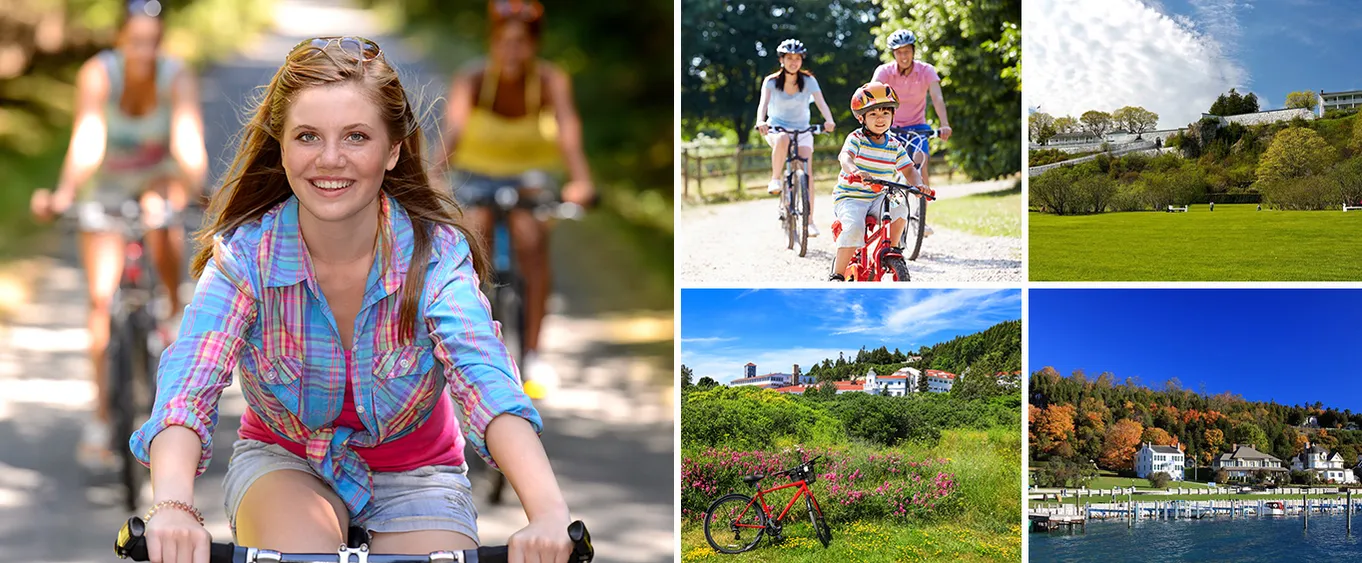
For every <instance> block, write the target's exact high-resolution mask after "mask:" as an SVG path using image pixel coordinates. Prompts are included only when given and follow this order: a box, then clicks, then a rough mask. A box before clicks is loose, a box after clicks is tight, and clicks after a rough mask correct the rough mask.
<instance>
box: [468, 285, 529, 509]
mask: <svg viewBox="0 0 1362 563" xmlns="http://www.w3.org/2000/svg"><path fill="white" fill-rule="evenodd" d="M499 274H500V275H499V276H498V283H497V285H496V287H494V288H493V290H492V291H493V293H492V317H493V318H495V319H497V320H498V321H499V322H501V338H502V341H503V342H504V343H505V344H506V349H507V351H509V352H511V355H512V356H513V357H514V358H515V361H516V365H517V366H523V365H524V362H525V342H524V334H525V333H524V332H523V331H524V328H525V307H524V304H523V303H522V301H521V295H523V293H521V291H522V286H523V283H522V282H521V280H520V278H519V276H517V275H515V274H514V273H513V272H500V273H499ZM524 377H525V375H524V372H522V373H521V379H522V381H523V379H524ZM475 457H476V456H475ZM479 459H481V458H479ZM480 465H481V466H482V469H483V471H484V472H485V473H486V476H487V479H486V481H487V502H488V503H490V504H492V505H500V504H501V502H502V497H503V496H504V493H505V491H506V476H505V475H504V474H502V473H501V471H499V470H497V469H495V468H493V467H491V466H489V465H486V464H485V463H482V464H480Z"/></svg>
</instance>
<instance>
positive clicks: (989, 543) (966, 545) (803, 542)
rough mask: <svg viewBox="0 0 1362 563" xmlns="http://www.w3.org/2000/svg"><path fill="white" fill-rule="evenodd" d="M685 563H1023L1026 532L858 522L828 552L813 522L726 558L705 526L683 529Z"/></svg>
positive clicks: (838, 531) (840, 530)
mask: <svg viewBox="0 0 1362 563" xmlns="http://www.w3.org/2000/svg"><path fill="white" fill-rule="evenodd" d="M681 546H682V547H681V561H682V563H700V562H721V563H728V562H734V563H743V562H756V561H760V562H764V563H777V562H779V563H785V562H787V561H788V562H813V561H835V562H838V563H841V562H844V561H858V562H860V561H864V562H868V563H877V562H884V563H889V562H898V561H928V562H930V561H942V562H944V561H965V562H984V561H1020V560H1021V528H1020V526H1019V525H1018V526H1014V527H1013V529H1012V530H1011V533H1010V534H1006V535H999V534H982V533H980V532H978V531H976V530H973V529H970V528H966V527H963V526H960V525H957V524H955V523H939V524H931V525H928V526H926V527H904V526H899V525H895V524H890V523H883V522H864V521H857V522H852V523H850V524H843V525H837V524H834V525H833V526H832V544H831V545H830V546H828V547H827V548H824V547H823V545H822V544H820V543H818V539H817V538H816V537H814V534H813V526H812V525H810V524H809V523H808V522H803V521H792V522H790V523H789V524H787V525H786V527H785V541H784V542H783V543H780V544H777V545H772V544H771V541H770V540H769V539H763V540H762V541H761V542H760V543H758V544H757V547H755V548H753V549H752V551H749V552H747V553H742V554H738V555H725V554H722V553H719V552H716V551H714V550H713V549H711V548H710V547H709V543H708V542H706V541H705V530H704V526H703V525H701V524H687V525H686V526H684V527H682V528H681Z"/></svg>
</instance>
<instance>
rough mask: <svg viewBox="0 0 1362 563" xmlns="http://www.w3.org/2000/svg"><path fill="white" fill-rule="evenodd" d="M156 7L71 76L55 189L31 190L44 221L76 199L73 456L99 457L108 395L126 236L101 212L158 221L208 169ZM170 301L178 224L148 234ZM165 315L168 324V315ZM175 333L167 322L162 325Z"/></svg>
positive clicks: (191, 88)
mask: <svg viewBox="0 0 1362 563" xmlns="http://www.w3.org/2000/svg"><path fill="white" fill-rule="evenodd" d="M160 14H161V6H160V4H159V3H157V2H155V1H150V2H147V1H143V0H135V1H133V2H130V3H128V4H127V5H126V6H125V9H124V11H123V12H122V18H121V20H120V23H119V25H118V33H117V36H116V39H115V42H114V48H112V49H109V50H106V51H103V52H101V53H99V54H98V55H95V56H94V57H93V58H91V59H90V60H89V61H87V62H86V63H85V64H84V65H83V66H81V68H80V72H79V73H78V74H77V75H76V107H75V126H74V130H73V131H72V134H71V145H70V148H69V149H68V150H67V153H66V162H65V164H64V165H63V167H62V171H61V177H60V180H59V181H58V182H57V188H56V191H55V192H52V193H49V192H48V191H47V190H38V191H36V192H35V193H34V194H33V199H32V211H33V214H34V215H35V216H37V217H38V218H40V219H42V220H48V219H50V218H52V217H53V216H54V215H60V214H62V213H64V212H66V211H67V209H69V208H71V206H72V205H73V204H74V205H76V206H77V209H78V210H79V211H80V213H79V215H78V216H79V228H80V231H81V233H80V238H79V241H80V242H79V246H80V251H81V260H82V262H83V263H84V266H85V272H86V276H87V283H88V287H89V293H90V315H89V330H90V361H91V363H92V365H93V367H94V370H93V371H94V381H95V412H94V418H93V419H92V420H91V421H90V423H89V424H88V425H87V426H86V427H85V430H84V432H83V433H82V435H81V441H80V447H79V449H78V450H77V457H78V459H79V460H80V461H81V462H82V463H83V464H85V465H96V466H97V465H102V464H106V463H108V462H109V461H110V460H111V459H112V457H111V453H110V451H109V446H110V444H109V442H110V439H111V438H110V433H109V424H108V420H109V412H108V407H109V405H108V401H107V400H106V398H105V397H106V395H107V390H108V386H107V384H106V382H105V379H106V377H107V372H108V369H107V365H108V362H107V361H106V359H105V349H106V347H107V346H108V343H109V305H110V301H111V300H112V298H113V294H114V292H115V290H117V289H118V282H119V279H121V278H122V276H123V261H124V256H123V249H124V247H125V241H124V240H123V236H122V234H121V231H120V230H119V228H118V225H116V224H113V223H111V222H110V221H109V220H108V219H107V217H106V216H105V215H104V214H103V213H101V212H100V209H101V208H109V209H118V208H119V207H120V206H122V204H123V203H124V202H126V201H128V200H130V199H132V200H140V201H141V203H142V205H143V208H144V210H145V211H146V213H145V214H144V216H145V217H146V220H147V221H148V224H149V226H156V225H157V224H161V225H163V224H164V223H163V222H161V221H160V220H159V219H158V217H163V216H164V210H165V207H166V203H167V202H168V203H169V205H170V207H171V208H173V209H176V210H179V209H183V207H184V205H185V202H186V200H187V199H188V198H189V197H190V196H191V195H193V196H195V197H197V194H198V193H199V191H200V187H201V186H202V184H203V180H204V176H205V175H206V174H207V170H208V169H207V163H208V157H207V152H206V151H205V150H204V143H203V117H202V115H201V114H200V110H199V95H198V86H197V85H196V84H195V79H194V75H193V73H192V72H191V71H190V70H189V69H187V68H185V66H184V65H183V64H182V63H181V62H180V61H178V60H175V59H173V58H171V57H169V56H167V55H165V54H164V53H162V52H160V45H161V34H162V31H163V28H162V23H161V18H160ZM147 245H148V246H149V247H150V250H151V253H152V256H153V258H154V259H155V263H156V268H157V270H159V271H160V277H161V283H162V285H163V286H164V288H165V290H166V297H167V299H168V301H169V310H168V313H169V315H171V316H174V315H175V314H176V313H178V312H179V310H180V308H181V304H180V299H179V291H178V290H179V284H180V267H181V266H180V260H181V258H182V256H183V255H184V233H183V231H182V230H181V229H180V228H178V227H169V228H160V229H157V230H153V231H151V232H149V233H147ZM169 324H172V325H173V324H174V323H173V322H172V323H169ZM167 330H168V331H171V332H172V333H173V330H174V328H173V327H172V328H168V329H167Z"/></svg>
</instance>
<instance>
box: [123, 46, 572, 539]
mask: <svg viewBox="0 0 1362 563" xmlns="http://www.w3.org/2000/svg"><path fill="white" fill-rule="evenodd" d="M417 115H418V111H417V110H416V109H415V108H413V107H412V105H411V104H410V103H409V102H408V98H407V96H406V93H405V92H404V90H403V88H402V84H401V82H400V80H399V79H398V75H397V73H396V71H395V70H394V69H393V67H392V66H390V65H389V63H388V61H387V60H386V59H385V57H384V55H383V51H382V49H381V48H380V47H379V45H378V44H376V43H374V42H372V41H369V40H367V39H362V38H353V37H323V38H317V39H311V40H305V41H303V42H302V43H299V44H298V45H297V46H295V47H294V48H293V49H292V50H291V51H290V52H289V54H288V56H287V58H286V59H285V61H284V64H283V66H281V67H280V69H279V70H278V72H276V73H275V75H274V77H273V78H272V79H271V80H270V83H269V85H268V86H267V87H266V89H265V94H264V96H263V98H262V99H261V100H260V102H259V103H258V105H256V107H254V108H253V110H252V113H251V116H250V120H249V122H248V123H247V124H246V125H245V128H244V130H243V132H242V134H241V136H240V139H241V140H240V145H239V147H238V149H237V154H236V158H235V160H234V162H233V164H232V166H231V168H230V169H229V171H228V173H227V175H226V176H225V178H224V182H223V185H222V188H221V189H220V190H218V191H217V193H215V194H214V196H213V201H212V204H211V206H210V208H209V214H208V217H209V219H208V223H207V225H206V226H205V227H204V229H203V230H202V231H201V232H200V234H199V239H198V242H199V248H198V252H197V254H196V255H195V256H194V261H193V270H194V272H195V273H196V274H200V275H201V279H200V283H199V285H198V287H197V289H196V291H195V293H194V297H193V301H192V302H191V304H190V306H189V307H188V308H187V310H186V315H185V319H184V322H183V323H182V325H181V328H180V335H179V338H178V339H177V340H176V341H175V342H174V343H173V344H172V345H171V346H170V347H169V348H168V349H167V350H166V351H165V354H164V355H163V356H162V360H161V367H160V370H159V373H160V379H159V383H158V387H157V396H156V406H155V408H154V410H153V412H152V414H151V417H150V418H149V419H148V420H147V422H146V424H145V425H143V426H142V427H141V429H140V430H138V431H137V432H136V433H135V434H134V435H133V437H132V440H131V444H130V445H131V448H132V451H133V453H134V454H135V455H136V456H137V458H138V459H140V460H142V461H143V462H144V463H149V465H150V466H151V468H152V471H151V475H152V487H153V492H154V498H153V505H152V508H151V511H150V513H149V516H148V520H147V532H146V538H147V544H148V552H149V554H150V559H151V561H152V562H154V563H191V562H192V563H204V562H206V561H207V560H208V553H207V549H208V545H209V544H208V542H209V537H208V532H207V531H206V530H205V529H204V528H203V526H202V521H203V520H202V516H201V515H200V514H199V511H198V509H197V508H195V507H194V480H195V477H196V476H197V475H199V474H202V473H203V471H204V470H205V469H206V468H207V465H208V462H209V459H210V456H211V453H212V451H213V443H212V438H213V430H214V426H215V424H216V422H217V417H218V400H219V398H220V397H221V393H222V391H223V389H224V388H225V387H227V386H228V385H230V384H231V381H232V375H233V374H234V373H240V374H241V377H240V379H241V388H242V390H243V393H244V395H245V397H246V402H247V405H248V407H249V409H248V410H247V411H246V412H245V414H244V415H243V416H242V420H241V429H240V431H239V438H240V439H239V440H237V441H236V442H235V444H234V447H233V449H234V451H233V454H232V459H231V461H230V462H228V467H227V475H226V477H225V479H224V482H223V492H224V495H225V504H226V509H227V516H228V520H229V522H230V523H231V525H232V530H233V534H234V536H235V538H236V541H237V543H239V544H241V545H249V546H252V547H258V548H265V549H272V550H277V551H284V552H298V553H326V552H335V550H336V546H337V545H340V544H344V543H346V541H347V539H348V538H347V537H346V536H347V533H348V530H349V528H350V527H351V526H357V527H360V528H363V529H365V530H366V531H367V532H369V533H370V534H371V539H370V541H369V547H370V548H371V549H372V550H373V551H374V552H378V553H395V554H428V553H430V552H432V551H446V550H449V551H453V550H463V549H471V548H473V547H475V546H476V545H477V541H478V539H477V538H478V535H477V512H476V510H475V508H474V506H473V503H472V498H471V493H470V491H469V487H470V485H469V482H468V479H467V478H466V477H465V476H464V473H465V469H466V467H467V466H466V464H465V460H464V454H463V452H464V441H465V439H467V440H468V441H469V442H470V443H471V444H472V446H473V449H474V450H475V451H476V452H477V453H478V454H479V455H480V456H483V457H485V458H486V459H487V460H488V463H492V464H494V465H496V464H499V466H500V469H501V470H502V471H503V472H504V473H505V474H506V477H507V479H508V480H509V481H510V482H511V485H512V486H514V487H515V490H516V493H517V494H518V496H519V498H520V500H521V501H522V504H523V506H524V509H525V514H526V516H527V517H528V520H529V524H528V525H527V526H526V527H525V528H523V529H521V530H520V531H518V532H516V533H515V534H514V535H512V536H511V538H510V540H509V542H508V545H509V546H510V560H511V561H554V562H559V563H561V562H565V561H567V558H568V555H569V553H570V552H571V550H572V541H571V539H570V538H569V537H568V533H567V526H568V522H569V514H568V508H567V505H566V503H565V502H564V500H563V495H562V493H561V491H560V490H559V488H558V484H557V480H556V478H555V477H554V474H553V470H552V468H551V467H550V466H549V462H548V459H547V458H546V456H545V454H544V448H543V446H542V444H540V442H539V438H538V436H537V432H538V431H539V430H540V429H541V422H540V417H539V414H538V413H537V412H536V410H535V409H534V407H533V406H532V405H531V403H530V401H529V399H528V398H527V397H526V396H525V393H524V391H523V390H522V389H521V387H520V384H519V382H518V380H517V374H516V368H515V364H514V363H513V362H512V360H511V359H510V357H509V355H508V354H507V351H506V348H505V346H504V345H503V344H502V343H501V341H500V340H499V339H498V331H497V325H496V323H495V322H494V321H493V320H492V319H491V315H490V313H489V311H488V305H487V300H486V299H485V298H484V297H483V294H482V293H481V291H480V290H479V285H480V280H481V279H485V278H484V275H485V274H486V272H487V268H488V260H487V256H486V251H485V250H484V247H483V244H482V243H481V242H480V241H479V240H477V235H476V234H474V233H473V232H472V231H470V230H469V229H467V228H465V226H464V225H463V222H462V219H461V218H460V215H459V213H458V207H457V204H455V203H454V202H453V201H452V199H451V197H450V196H449V195H448V194H447V192H446V190H444V189H442V188H437V187H436V186H435V184H433V183H432V182H431V179H430V177H429V176H428V175H427V168H426V165H425V163H424V159H423V151H422V139H423V136H424V133H423V131H422V129H421V126H420V122H419V120H418V117H417ZM451 395H452V397H453V398H451ZM454 399H457V404H458V406H459V408H460V409H461V410H462V411H463V414H464V417H465V418H467V420H468V421H469V424H468V425H467V427H466V428H461V426H463V425H461V424H460V423H459V421H458V419H457V418H456V416H455V414H454V406H455V401H454ZM464 433H466V434H467V436H466V438H465V435H464ZM493 459H495V462H493V461H492V460H493Z"/></svg>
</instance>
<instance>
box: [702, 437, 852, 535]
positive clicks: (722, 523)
mask: <svg viewBox="0 0 1362 563" xmlns="http://www.w3.org/2000/svg"><path fill="white" fill-rule="evenodd" d="M822 457H823V456H818V457H815V458H813V459H811V460H808V461H805V462H804V463H801V464H799V465H798V466H796V467H794V468H792V469H787V470H785V471H781V472H779V473H775V474H773V475H772V476H775V475H785V476H787V477H789V478H790V483H789V484H785V485H781V486H779V487H773V488H770V489H766V490H764V491H763V490H761V480H762V479H765V478H766V475H762V474H761V473H758V474H756V475H748V476H746V477H743V478H742V480H743V481H744V482H746V483H747V484H749V485H752V489H753V490H754V491H756V493H755V495H754V496H747V495H744V494H740V493H733V494H729V495H725V496H723V497H721V498H719V500H716V501H714V503H713V504H711V505H709V510H707V511H705V539H707V540H709V545H710V547H713V548H714V549H715V550H716V551H719V552H721V553H742V552H744V551H748V550H751V549H752V548H754V547H756V546H757V542H759V541H761V538H762V536H764V535H766V534H767V533H768V532H769V533H770V534H771V535H772V537H774V538H775V539H776V540H777V541H780V540H783V539H785V538H784V536H783V535H782V530H783V528H784V526H783V525H782V524H781V522H782V521H783V520H785V516H786V515H787V514H789V513H790V509H791V508H794V505H795V502H797V501H798V500H799V497H804V504H805V506H807V507H808V509H809V520H810V521H811V522H813V530H814V533H815V534H816V535H817V536H818V541H820V542H822V543H823V547H827V546H828V544H830V543H832V528H829V527H828V523H827V522H826V521H824V520H823V509H822V508H820V507H819V506H818V500H817V499H815V498H814V497H813V492H812V491H810V490H809V485H811V484H813V482H814V481H816V480H817V475H815V473H814V469H813V463H814V462H815V461H818V460H819V458H822ZM790 487H798V490H797V491H795V495H794V497H793V498H791V499H790V504H787V505H785V510H782V511H781V512H780V516H775V515H773V514H772V512H771V508H770V507H768V506H767V505H766V498H765V496H766V495H767V494H768V493H772V492H775V491H779V490H781V489H788V488H790Z"/></svg>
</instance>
